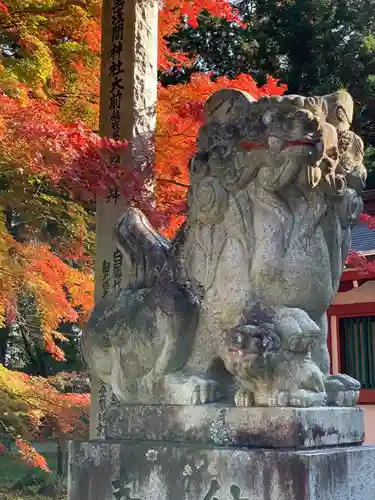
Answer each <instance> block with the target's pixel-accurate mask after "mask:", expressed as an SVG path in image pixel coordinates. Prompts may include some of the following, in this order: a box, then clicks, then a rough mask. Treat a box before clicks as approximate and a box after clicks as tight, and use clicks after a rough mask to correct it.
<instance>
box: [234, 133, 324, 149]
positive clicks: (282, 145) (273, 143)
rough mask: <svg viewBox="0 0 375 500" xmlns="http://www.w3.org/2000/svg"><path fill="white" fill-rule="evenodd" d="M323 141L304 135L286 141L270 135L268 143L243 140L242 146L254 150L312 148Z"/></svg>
mask: <svg viewBox="0 0 375 500" xmlns="http://www.w3.org/2000/svg"><path fill="white" fill-rule="evenodd" d="M320 142H321V138H320V137H311V138H310V137H303V138H301V139H294V140H291V141H284V140H282V139H279V138H278V137H274V136H270V137H269V138H268V144H264V143H257V142H252V141H242V142H241V144H240V146H241V148H242V149H245V150H246V151H254V150H256V149H272V150H278V152H280V153H281V152H282V151H285V150H286V149H289V148H293V147H301V146H307V147H310V148H315V147H316V146H317V145H318V144H319V143H320Z"/></svg>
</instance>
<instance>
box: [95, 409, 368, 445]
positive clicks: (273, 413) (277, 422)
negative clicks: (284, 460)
mask: <svg viewBox="0 0 375 500" xmlns="http://www.w3.org/2000/svg"><path fill="white" fill-rule="evenodd" d="M105 436H106V438H110V439H130V440H132V439H135V440H139V441H145V440H146V441H163V442H173V443H183V444H186V443H197V444H209V445H213V446H246V447H250V448H294V449H302V448H311V447H322V446H336V445H350V444H362V443H363V441H364V417H363V410H362V409H361V408H333V407H331V408H330V407H320V408H291V407H272V408H270V407H264V408H260V407H258V408H253V407H250V408H236V407H231V406H225V405H220V404H207V405H201V406H172V405H171V406H169V405H168V406H166V405H124V406H114V407H112V409H111V410H110V411H109V414H108V418H107V426H106V429H105Z"/></svg>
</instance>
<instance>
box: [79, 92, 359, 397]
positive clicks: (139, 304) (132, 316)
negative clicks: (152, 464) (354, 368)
mask: <svg viewBox="0 0 375 500" xmlns="http://www.w3.org/2000/svg"><path fill="white" fill-rule="evenodd" d="M205 113H206V117H205V123H204V125H203V126H202V127H201V129H200V131H199V135H198V139H197V151H196V154H195V156H194V157H193V158H192V160H191V162H190V181H191V182H190V190H189V194H188V207H189V208H188V214H187V220H186V223H185V224H184V225H183V227H182V228H181V229H180V231H179V232H178V233H177V235H176V237H175V238H174V240H173V241H168V240H166V239H165V238H163V237H161V236H160V235H159V234H158V233H157V232H156V231H155V230H154V229H153V228H152V227H151V226H150V224H149V223H148V221H147V219H146V218H145V216H144V215H143V214H142V213H141V212H140V211H138V210H135V209H128V210H127V212H126V213H125V215H124V216H123V217H122V218H121V219H120V221H119V222H118V224H117V226H116V228H115V236H116V240H117V244H118V247H119V249H120V250H121V252H122V253H123V255H124V257H125V259H127V261H128V262H129V264H130V267H131V269H132V275H131V276H130V277H129V285H128V286H127V288H126V289H124V290H121V291H119V292H116V293H114V294H112V295H109V296H107V297H106V298H105V299H103V300H102V301H101V302H99V303H98V305H97V306H96V307H95V309H94V311H93V313H92V316H91V319H90V320H89V322H88V323H87V325H86V327H85V330H84V335H83V352H84V357H85V360H86V362H87V363H88V365H89V367H90V368H91V370H92V372H93V373H95V375H96V376H97V377H99V379H101V380H102V381H103V382H105V383H106V384H108V385H109V386H111V388H112V390H113V391H114V393H115V394H116V396H117V397H118V398H119V399H120V400H121V401H123V402H128V403H154V404H155V403H165V404H182V405H183V404H186V405H196V404H202V403H207V402H213V401H217V400H219V399H222V400H226V401H227V402H228V401H230V400H232V401H235V402H236V404H237V405H241V406H247V405H261V406H270V405H290V406H314V405H315V406H316V405H324V404H330V405H341V406H352V405H355V404H356V402H357V400H358V394H359V393H358V391H359V387H360V385H359V383H358V382H357V381H356V380H353V379H352V378H350V377H348V376H345V375H339V374H337V375H333V376H329V354H328V351H327V319H326V311H327V308H328V307H329V305H330V303H331V301H332V299H333V297H334V296H335V294H336V293H337V291H338V286H339V281H340V276H341V273H342V271H343V268H344V263H345V260H346V257H347V255H348V252H349V248H350V231H351V227H352V226H353V225H354V224H355V223H356V221H357V220H358V217H359V214H360V212H361V210H362V200H361V191H362V189H363V187H364V183H365V180H366V169H365V167H364V165H363V143H362V140H361V139H360V138H359V137H358V136H356V135H355V134H354V133H353V132H352V131H351V130H350V124H351V120H352V116H353V101H352V98H351V97H350V95H349V94H347V93H346V92H338V93H335V94H332V95H328V96H324V97H308V98H306V97H301V96H297V95H296V96H286V97H269V98H262V99H260V100H258V101H254V100H253V99H252V98H251V97H250V96H249V95H247V94H246V93H244V92H240V91H237V90H221V91H219V92H217V93H215V94H214V95H213V96H212V97H211V98H210V99H209V100H208V102H207V104H206V107H205Z"/></svg>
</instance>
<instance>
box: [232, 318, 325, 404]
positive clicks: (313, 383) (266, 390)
mask: <svg viewBox="0 0 375 500" xmlns="http://www.w3.org/2000/svg"><path fill="white" fill-rule="evenodd" d="M314 340H315V338H314V337H313V336H312V335H310V336H308V335H306V333H304V334H301V335H299V336H298V337H297V336H295V337H293V338H289V339H287V341H285V340H284V342H283V339H282V338H281V336H280V335H278V333H277V332H276V331H275V329H274V326H273V324H271V323H260V324H256V325H253V324H243V325H238V326H236V327H235V328H232V329H231V330H229V331H228V332H227V333H226V335H225V339H224V343H225V346H226V355H225V356H224V357H225V359H224V363H225V365H226V368H227V370H228V371H229V372H230V373H232V375H233V376H234V377H235V379H236V381H237V383H238V385H239V389H238V390H237V392H236V395H235V403H236V406H296V407H308V406H322V405H325V402H326V397H327V396H326V392H325V388H324V376H323V374H322V372H321V371H320V369H319V368H318V367H317V365H316V364H315V363H314V362H313V361H312V359H311V356H310V352H311V349H312V347H313V344H314ZM285 344H286V345H285Z"/></svg>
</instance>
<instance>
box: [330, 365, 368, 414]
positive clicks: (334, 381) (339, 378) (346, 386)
mask: <svg viewBox="0 0 375 500" xmlns="http://www.w3.org/2000/svg"><path fill="white" fill-rule="evenodd" d="M325 388H326V392H327V396H328V405H329V406H346V407H348V406H355V405H356V404H357V403H358V400H359V391H360V388H361V384H360V382H358V380H355V379H354V378H352V377H350V376H349V375H344V374H342V373H337V374H335V375H331V376H330V377H328V378H327V379H326V381H325Z"/></svg>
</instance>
